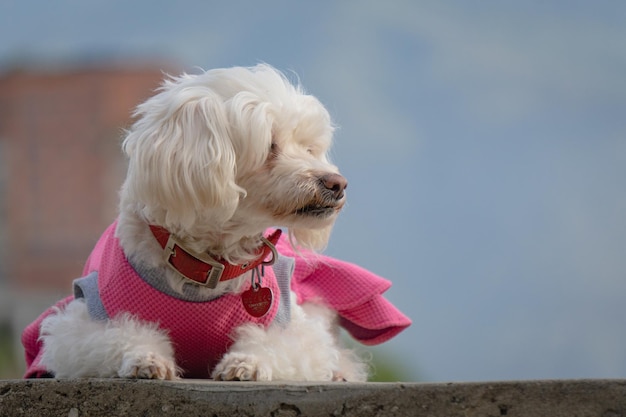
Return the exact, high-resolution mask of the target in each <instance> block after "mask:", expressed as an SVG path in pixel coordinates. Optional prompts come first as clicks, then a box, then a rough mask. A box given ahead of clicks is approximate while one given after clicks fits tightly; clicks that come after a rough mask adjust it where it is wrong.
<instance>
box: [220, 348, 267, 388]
mask: <svg viewBox="0 0 626 417" xmlns="http://www.w3.org/2000/svg"><path fill="white" fill-rule="evenodd" d="M212 377H213V379H215V380H216V381H271V380H272V370H271V368H270V367H269V366H266V365H264V364H263V363H261V362H260V361H259V359H258V358H257V357H256V356H254V355H246V354H243V353H228V354H226V355H225V356H224V357H223V358H222V360H221V361H220V363H218V364H217V366H216V367H215V369H214V370H213V374H212Z"/></svg>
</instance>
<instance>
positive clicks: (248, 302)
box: [241, 286, 274, 318]
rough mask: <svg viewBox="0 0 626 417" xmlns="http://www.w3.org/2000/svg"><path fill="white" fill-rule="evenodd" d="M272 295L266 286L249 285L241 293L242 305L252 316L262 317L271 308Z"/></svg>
mask: <svg viewBox="0 0 626 417" xmlns="http://www.w3.org/2000/svg"><path fill="white" fill-rule="evenodd" d="M273 300H274V295H273V294H272V289H271V288H268V287H261V286H258V287H256V288H255V287H251V288H250V289H249V290H247V291H244V292H243V293H242V294H241V301H242V302H243V307H244V308H245V309H246V311H247V312H248V314H250V315H251V316H252V317H257V318H259V317H263V316H264V315H266V314H267V312H268V311H270V308H272V302H273Z"/></svg>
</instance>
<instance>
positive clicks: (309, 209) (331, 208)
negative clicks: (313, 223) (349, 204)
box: [295, 203, 342, 217]
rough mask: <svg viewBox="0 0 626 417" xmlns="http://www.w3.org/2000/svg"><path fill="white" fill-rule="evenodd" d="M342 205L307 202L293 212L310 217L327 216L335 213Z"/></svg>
mask: <svg viewBox="0 0 626 417" xmlns="http://www.w3.org/2000/svg"><path fill="white" fill-rule="evenodd" d="M341 206H342V205H337V204H333V205H323V204H317V203H314V204H307V205H306V206H304V207H301V208H299V209H298V210H296V212H295V214H297V215H300V216H311V217H328V216H331V215H333V214H335V213H336V212H337V211H339V210H341Z"/></svg>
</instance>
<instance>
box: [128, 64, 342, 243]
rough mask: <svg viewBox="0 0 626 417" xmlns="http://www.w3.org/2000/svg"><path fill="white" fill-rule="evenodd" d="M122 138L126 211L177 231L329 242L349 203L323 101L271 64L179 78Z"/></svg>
mask: <svg viewBox="0 0 626 417" xmlns="http://www.w3.org/2000/svg"><path fill="white" fill-rule="evenodd" d="M135 116H136V117H137V121H136V122H135V123H134V125H133V126H132V128H131V129H130V131H129V132H128V134H127V136H126V139H125V140H124V144H123V149H124V151H125V152H126V154H127V155H128V157H129V171H128V176H127V179H126V182H125V184H124V187H123V188H122V195H121V197H122V210H125V209H126V210H128V209H132V210H134V211H135V212H137V213H138V214H139V215H141V216H142V217H143V218H144V219H145V220H146V221H148V222H151V223H155V224H159V225H161V226H164V227H166V228H167V229H169V230H170V231H171V232H173V233H176V234H178V235H184V236H190V237H197V238H198V237H200V236H199V235H201V234H203V233H235V234H240V235H241V236H242V237H243V236H251V235H253V234H255V233H260V232H261V231H263V230H264V229H265V228H267V227H271V226H278V227H287V228H288V229H289V231H290V233H291V235H292V237H294V238H295V240H296V242H297V243H298V244H300V245H302V246H304V247H307V248H313V249H318V248H321V247H323V246H324V245H325V244H326V242H327V240H328V236H329V233H330V230H331V228H332V225H333V223H334V221H335V219H336V216H337V213H338V212H339V211H340V210H341V208H342V207H343V205H344V203H345V194H344V190H345V188H346V185H347V183H346V180H345V179H344V177H342V176H341V175H340V174H339V172H338V170H337V168H336V167H335V166H334V165H332V164H331V163H330V162H329V160H328V157H327V154H328V151H329V147H330V145H331V141H332V134H333V126H332V123H331V119H330V116H329V114H328V112H327V111H326V109H325V108H324V106H322V104H321V103H320V102H319V101H318V100H317V99H316V98H315V97H313V96H310V95H306V94H305V93H304V92H303V91H302V90H301V88H300V87H299V86H294V85H292V84H291V83H290V82H289V81H288V80H287V78H286V77H285V76H283V75H282V74H281V73H279V72H278V71H276V70H275V69H273V68H271V67H270V66H268V65H258V66H256V67H253V68H240V67H237V68H230V69H218V70H211V71H208V72H205V73H202V74H199V75H187V74H184V75H182V76H180V77H177V78H171V79H169V80H167V81H165V83H164V84H163V85H162V87H161V88H160V90H159V91H158V93H157V94H156V95H155V96H154V97H152V98H150V99H148V100H147V101H146V102H145V103H143V104H141V105H140V106H139V107H138V108H137V111H136V114H135Z"/></svg>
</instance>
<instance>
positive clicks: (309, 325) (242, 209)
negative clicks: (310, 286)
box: [41, 65, 367, 381]
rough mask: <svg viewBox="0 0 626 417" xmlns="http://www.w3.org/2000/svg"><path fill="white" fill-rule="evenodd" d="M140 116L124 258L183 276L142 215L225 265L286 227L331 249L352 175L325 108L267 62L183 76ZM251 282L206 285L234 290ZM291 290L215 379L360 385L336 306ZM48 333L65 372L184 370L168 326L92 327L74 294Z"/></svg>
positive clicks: (46, 357)
mask: <svg viewBox="0 0 626 417" xmlns="http://www.w3.org/2000/svg"><path fill="white" fill-rule="evenodd" d="M135 116H136V117H137V120H136V122H135V124H134V125H133V126H132V128H131V129H130V131H129V132H128V133H127V136H126V138H125V140H124V144H123V149H124V151H125V152H126V154H127V155H128V157H129V168H128V175H127V178H126V181H125V183H124V185H123V187H122V190H121V198H120V215H119V221H118V228H117V231H116V234H117V236H118V238H119V239H120V243H121V246H122V248H123V250H124V253H125V254H126V256H127V257H128V258H129V259H134V260H137V261H139V262H142V263H144V264H145V265H147V266H149V267H156V268H161V269H162V270H164V271H166V272H165V274H166V279H167V281H168V284H169V285H170V286H171V288H173V289H175V290H177V291H181V290H182V284H183V281H184V279H183V278H180V277H179V276H178V275H177V274H176V273H174V272H173V271H171V270H169V269H168V268H166V267H165V262H164V259H163V255H162V253H163V251H162V249H161V247H160V246H159V244H158V243H157V242H156V240H155V239H154V237H153V236H152V234H151V232H150V230H149V228H148V224H156V225H160V226H163V227H165V228H166V229H168V230H169V231H170V232H171V233H172V234H174V235H175V236H176V237H177V238H178V239H179V240H180V241H181V242H183V244H184V245H185V247H186V248H188V249H191V250H193V251H195V252H198V253H205V252H206V253H210V254H211V255H213V256H217V257H222V258H224V259H226V260H228V261H230V262H231V263H243V262H245V261H247V260H250V259H252V258H253V256H254V255H253V254H254V251H255V249H256V248H258V247H259V245H260V244H261V243H260V242H261V241H260V238H261V236H262V233H263V232H264V231H265V230H266V229H267V228H268V227H273V226H279V227H284V228H287V229H288V232H289V237H290V240H291V242H292V243H293V244H295V245H299V246H301V247H303V248H308V249H320V248H322V247H323V246H325V244H326V243H327V240H328V237H329V234H330V231H331V229H332V226H333V223H334V221H335V218H336V215H337V213H338V212H339V211H340V210H341V208H342V207H343V205H344V202H345V196H344V195H343V188H344V187H345V180H344V179H343V177H341V176H340V175H339V173H338V170H337V168H336V167H335V166H334V165H332V164H331V163H330V162H329V160H328V158H327V153H328V150H329V147H330V145H331V141H332V134H333V126H332V123H331V119H330V116H329V114H328V112H327V111H326V109H325V108H324V107H323V106H322V104H321V103H320V102H319V101H318V100H317V99H316V98H315V97H313V96H310V95H306V94H305V93H304V92H303V91H302V89H301V88H300V87H299V86H294V85H292V84H291V83H290V82H289V81H288V80H287V78H286V77H285V76H284V75H282V74H281V73H279V72H278V71H276V70H275V69H273V68H271V67H270V66H268V65H258V66H256V67H252V68H240V67H236V68H230V69H218V70H211V71H207V72H204V73H201V74H199V75H188V74H183V75H182V76H180V77H177V78H170V79H169V80H167V81H165V82H164V84H163V86H162V87H161V89H160V90H159V92H158V93H157V94H156V95H155V96H154V97H152V98H150V99H149V100H147V101H146V102H145V103H143V104H141V105H140V106H139V107H138V108H137V111H136V113H135ZM305 207H309V208H311V207H313V209H312V210H309V211H303V210H302V209H303V208H305ZM249 279H250V276H249V274H244V275H243V276H242V277H240V278H237V279H234V280H230V281H226V282H222V283H220V284H219V285H218V287H217V288H215V289H213V290H210V289H208V288H204V287H203V288H202V290H203V291H207V292H211V295H214V296H218V295H221V294H224V293H228V292H239V291H241V287H242V284H243V283H244V282H246V280H249ZM291 297H292V303H291V308H292V311H291V322H290V324H289V325H288V326H287V327H281V326H278V325H271V326H270V327H269V328H266V329H265V328H261V327H257V326H255V325H251V324H248V325H243V326H241V327H239V328H238V329H236V331H235V335H234V336H235V339H234V344H233V345H232V347H231V348H230V350H229V351H228V352H227V353H226V354H225V356H224V357H223V358H222V359H221V361H220V362H219V363H218V365H217V366H216V368H215V369H214V371H213V375H212V376H213V377H214V378H215V379H222V380H235V379H238V380H318V381H326V380H337V379H346V380H352V381H364V380H366V377H367V367H366V365H365V364H364V363H363V362H362V361H361V360H360V359H359V358H358V357H357V356H356V355H355V354H354V353H353V352H351V351H349V350H346V349H343V348H341V347H340V345H339V343H338V340H337V326H336V317H335V314H334V312H331V311H330V310H328V309H327V308H325V307H322V306H320V305H313V304H307V305H302V306H299V305H298V304H297V303H296V301H295V295H294V294H292V295H291ZM41 330H42V332H41V334H42V336H41V339H42V340H43V346H44V347H43V349H44V353H43V358H42V364H43V365H45V366H46V367H47V368H48V369H50V370H51V371H53V373H54V374H55V375H56V377H59V378H64V377H69V378H72V377H88V376H90V377H137V378H159V379H173V378H176V377H177V375H179V372H178V369H177V367H176V364H175V362H174V354H173V348H172V346H171V343H170V340H169V339H168V337H167V335H166V334H165V333H164V332H163V331H161V330H160V329H159V328H158V326H157V325H156V324H153V323H143V322H140V321H138V320H137V319H135V318H133V317H132V316H130V315H122V316H118V317H115V318H113V319H111V320H109V321H108V322H106V323H102V322H95V321H92V320H91V319H90V318H89V314H88V312H87V308H86V306H85V304H84V302H83V301H81V300H74V301H72V302H71V303H70V304H69V305H68V306H67V307H66V308H65V309H63V310H59V311H57V312H56V314H54V315H51V316H49V317H47V318H46V319H45V320H44V322H43V323H42V328H41Z"/></svg>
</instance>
